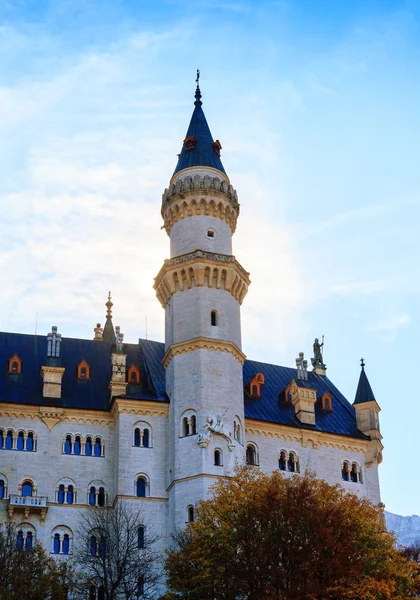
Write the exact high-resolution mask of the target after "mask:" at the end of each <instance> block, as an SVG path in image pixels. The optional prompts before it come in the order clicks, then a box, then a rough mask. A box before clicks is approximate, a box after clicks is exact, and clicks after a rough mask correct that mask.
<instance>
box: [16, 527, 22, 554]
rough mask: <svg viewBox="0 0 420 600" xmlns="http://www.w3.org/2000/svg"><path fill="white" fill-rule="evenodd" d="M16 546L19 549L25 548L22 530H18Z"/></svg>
mask: <svg viewBox="0 0 420 600" xmlns="http://www.w3.org/2000/svg"><path fill="white" fill-rule="evenodd" d="M16 548H17V549H18V550H23V531H22V530H20V531H18V532H17V536H16Z"/></svg>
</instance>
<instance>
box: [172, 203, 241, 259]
mask: <svg viewBox="0 0 420 600" xmlns="http://www.w3.org/2000/svg"><path fill="white" fill-rule="evenodd" d="M198 200H199V197H198ZM209 230H211V231H212V232H214V237H209V236H208V235H207V232H208V231H209ZM194 250H203V251H204V252H217V253H220V254H229V255H231V254H232V231H231V229H230V226H229V225H228V224H227V223H226V222H225V221H222V220H221V219H219V218H217V217H210V216H204V215H200V216H191V217H188V219H182V220H181V221H178V223H175V224H174V225H173V226H172V229H171V258H173V257H174V256H181V255H182V254H188V253H189V252H194Z"/></svg>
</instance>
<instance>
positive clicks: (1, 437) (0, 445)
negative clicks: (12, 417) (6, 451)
mask: <svg viewBox="0 0 420 600" xmlns="http://www.w3.org/2000/svg"><path fill="white" fill-rule="evenodd" d="M3 445H4V435H3V430H1V431H0V450H3Z"/></svg>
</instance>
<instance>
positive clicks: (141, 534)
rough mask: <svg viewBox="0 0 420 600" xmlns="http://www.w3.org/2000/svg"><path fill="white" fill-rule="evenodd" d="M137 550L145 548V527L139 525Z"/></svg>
mask: <svg viewBox="0 0 420 600" xmlns="http://www.w3.org/2000/svg"><path fill="white" fill-rule="evenodd" d="M137 548H144V526H143V525H139V527H138V529H137Z"/></svg>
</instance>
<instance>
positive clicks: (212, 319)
mask: <svg viewBox="0 0 420 600" xmlns="http://www.w3.org/2000/svg"><path fill="white" fill-rule="evenodd" d="M210 322H211V325H212V327H216V325H217V312H216V311H215V310H212V311H211V313H210Z"/></svg>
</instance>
